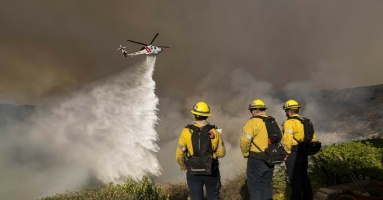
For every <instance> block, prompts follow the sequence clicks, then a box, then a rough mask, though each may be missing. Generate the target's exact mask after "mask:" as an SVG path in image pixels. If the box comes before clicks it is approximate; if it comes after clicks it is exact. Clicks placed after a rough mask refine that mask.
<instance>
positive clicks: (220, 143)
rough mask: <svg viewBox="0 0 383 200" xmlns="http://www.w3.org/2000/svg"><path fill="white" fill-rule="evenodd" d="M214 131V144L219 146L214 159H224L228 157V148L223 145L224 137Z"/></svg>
mask: <svg viewBox="0 0 383 200" xmlns="http://www.w3.org/2000/svg"><path fill="white" fill-rule="evenodd" d="M212 131H213V133H214V135H215V137H214V139H213V140H214V143H215V144H216V145H217V146H216V149H215V152H214V154H213V157H214V158H223V157H224V156H225V155H226V148H225V145H224V143H223V139H222V135H221V134H220V133H219V132H218V131H217V130H216V129H212Z"/></svg>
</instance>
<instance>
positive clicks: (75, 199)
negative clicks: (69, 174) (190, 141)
mask: <svg viewBox="0 0 383 200" xmlns="http://www.w3.org/2000/svg"><path fill="white" fill-rule="evenodd" d="M63 199H71V200H83V199H100V200H114V199H116V200H117V199H127V200H135V199H145V200H167V199H169V198H168V197H166V196H164V195H163V194H162V189H161V187H159V186H156V185H155V184H154V183H152V182H151V181H150V180H149V178H148V177H147V176H144V177H143V178H142V181H141V182H140V183H134V182H133V181H132V180H131V179H127V180H126V182H125V183H124V184H122V185H120V184H117V185H114V184H113V183H110V184H109V185H107V186H106V187H102V188H93V189H83V190H81V191H78V192H66V193H63V194H57V195H55V196H52V197H45V198H43V199H42V200H63Z"/></svg>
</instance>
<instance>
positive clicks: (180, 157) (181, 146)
mask: <svg viewBox="0 0 383 200" xmlns="http://www.w3.org/2000/svg"><path fill="white" fill-rule="evenodd" d="M185 129H186V128H184V129H183V131H182V133H181V135H180V138H179V140H178V146H177V149H176V160H177V163H178V164H179V166H180V169H181V170H187V168H186V164H185V160H184V156H185V154H186V151H187V146H186V141H185V138H184V137H185V134H184V131H185Z"/></svg>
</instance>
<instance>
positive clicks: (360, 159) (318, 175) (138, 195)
mask: <svg viewBox="0 0 383 200" xmlns="http://www.w3.org/2000/svg"><path fill="white" fill-rule="evenodd" d="M382 161H383V140H382V139H374V140H365V141H352V142H345V143H342V144H339V145H335V144H333V145H329V146H324V147H323V149H322V150H321V151H320V152H319V153H317V154H316V155H314V156H310V164H309V174H310V177H311V182H312V186H313V190H314V192H315V191H317V190H318V189H319V188H321V187H326V186H330V185H335V184H341V183H346V182H351V181H353V180H355V179H364V178H374V179H378V180H383V165H382ZM284 169H285V168H284V167H283V166H279V165H278V166H275V171H274V177H273V199H275V200H283V199H288V198H287V197H288V196H289V188H288V187H287V186H286V174H285V171H284ZM61 199H73V200H76V199H81V200H82V199H108V200H109V199H112V200H113V199H143V200H157V199H158V200H165V199H170V200H172V199H175V200H178V199H182V200H184V199H190V197H189V189H188V187H187V184H186V182H181V183H166V184H162V185H160V186H156V185H155V184H154V183H152V182H151V181H150V180H149V178H148V177H143V179H142V181H141V182H140V183H134V182H132V181H131V180H130V179H128V180H127V181H126V182H125V183H124V184H123V185H119V184H117V185H114V184H112V183H111V184H109V185H107V186H106V187H103V188H93V189H83V190H81V191H78V192H66V193H64V194H57V195H55V196H52V197H46V198H43V199H42V200H61ZM221 199H223V200H231V199H249V193H248V191H247V185H246V173H245V171H243V172H241V173H239V174H237V176H235V177H233V178H231V179H227V180H225V181H224V182H223V184H222V189H221Z"/></svg>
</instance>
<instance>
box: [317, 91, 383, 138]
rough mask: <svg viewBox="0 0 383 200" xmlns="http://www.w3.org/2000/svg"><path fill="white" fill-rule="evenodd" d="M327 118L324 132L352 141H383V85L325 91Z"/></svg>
mask: <svg viewBox="0 0 383 200" xmlns="http://www.w3.org/2000/svg"><path fill="white" fill-rule="evenodd" d="M322 95H323V102H324V104H325V112H326V115H327V116H328V118H327V120H325V122H326V123H325V124H326V125H327V126H328V127H325V126H326V125H323V124H322V126H321V128H323V129H324V130H336V134H338V135H340V136H342V135H343V134H347V136H348V137H349V138H353V139H357V138H358V137H367V138H373V137H383V84H382V85H374V86H366V87H358V88H350V89H339V90H330V91H323V92H322Z"/></svg>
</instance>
